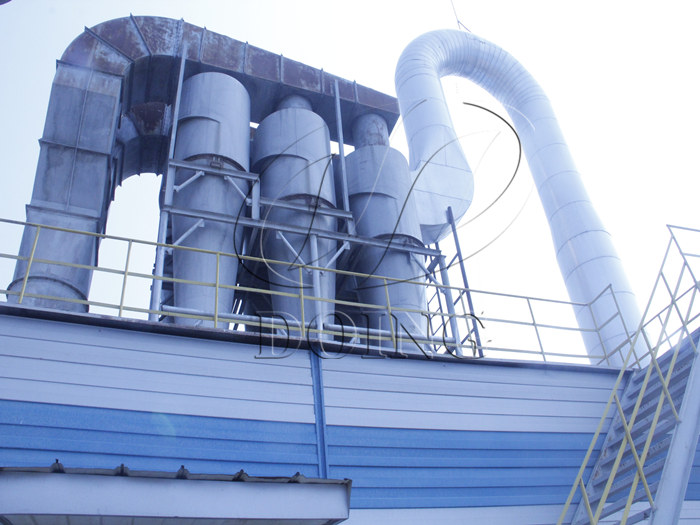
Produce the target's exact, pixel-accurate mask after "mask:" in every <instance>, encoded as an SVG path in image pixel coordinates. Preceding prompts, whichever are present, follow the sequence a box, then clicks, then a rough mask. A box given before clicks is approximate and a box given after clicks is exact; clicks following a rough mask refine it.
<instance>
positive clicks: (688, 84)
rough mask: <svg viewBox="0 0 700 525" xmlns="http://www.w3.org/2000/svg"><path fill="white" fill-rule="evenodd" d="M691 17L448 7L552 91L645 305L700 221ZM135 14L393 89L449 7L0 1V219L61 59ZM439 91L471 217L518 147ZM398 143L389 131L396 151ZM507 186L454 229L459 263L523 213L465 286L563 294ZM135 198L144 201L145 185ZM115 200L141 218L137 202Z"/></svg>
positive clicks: (531, 211)
mask: <svg viewBox="0 0 700 525" xmlns="http://www.w3.org/2000/svg"><path fill="white" fill-rule="evenodd" d="M693 7H694V3H693V2H690V1H687V2H677V1H667V2H664V3H663V4H662V3H661V2H640V1H635V2H632V1H625V2H610V1H606V2H603V1H590V0H589V1H585V2H583V1H581V2H563V1H561V0H559V1H537V0H531V1H528V2H522V1H498V0H471V1H467V0H454V10H455V11H456V13H457V15H458V17H459V19H460V21H461V22H462V23H463V24H464V25H465V26H466V27H467V28H469V30H471V31H472V32H473V33H475V34H478V35H479V36H481V37H483V38H485V39H487V40H490V41H492V42H494V43H496V44H498V45H499V46H501V47H502V48H504V49H505V50H506V51H508V52H509V53H511V54H512V55H513V56H515V57H516V58H517V59H518V60H519V61H520V62H521V63H522V64H523V65H524V66H525V68H527V69H528V70H529V71H530V73H532V75H533V76H534V77H535V78H536V79H537V80H538V82H539V83H540V85H541V86H542V88H543V89H544V91H545V93H547V95H548V96H549V98H550V100H551V102H552V105H553V107H554V110H555V112H556V113H557V116H558V118H559V122H560V126H561V128H562V130H563V132H564V136H565V137H566V139H567V142H568V144H569V147H570V149H571V151H572V154H573V157H574V160H575V161H576V163H577V166H578V168H579V170H580V172H581V173H582V174H583V177H584V182H585V184H586V187H587V189H588V191H589V193H590V196H591V199H592V201H593V203H594V205H595V206H596V208H597V210H598V213H599V214H600V216H601V218H602V220H603V223H604V224H605V226H606V227H607V229H608V230H609V231H610V232H611V234H612V235H613V239H614V242H615V245H616V247H617V249H618V251H619V253H620V256H621V258H622V260H623V263H624V265H625V267H626V268H627V270H628V274H629V277H630V280H631V282H632V286H633V288H634V289H635V290H636V291H637V294H638V299H639V302H640V303H642V306H643V303H644V302H645V300H646V297H647V295H648V293H649V291H650V287H651V285H652V282H653V279H654V277H655V275H656V272H657V270H658V266H659V263H660V259H661V256H662V251H663V249H664V247H665V243H666V239H667V234H666V230H665V224H667V223H672V224H680V225H687V226H696V227H700V220H699V217H698V215H699V214H698V211H697V210H698V196H699V195H700V179H699V177H698V169H697V164H696V151H697V150H698V144H699V143H700V132H698V128H697V122H698V118H699V117H700V104H699V103H698V94H699V93H700V80H699V78H700V76H699V75H698V73H697V71H698V59H697V52H698V50H700V32H698V31H697V27H696V26H697V17H696V16H695V10H694V9H693ZM129 13H133V14H134V15H160V16H165V17H170V18H177V19H179V18H184V19H185V20H186V21H187V22H190V23H192V24H195V25H198V26H206V27H207V28H208V29H210V30H212V31H216V32H219V33H222V34H225V35H227V36H230V37H233V38H235V39H238V40H242V41H248V42H250V43H251V44H253V45H256V46H258V47H261V48H264V49H267V50H269V51H272V52H275V53H282V54H284V55H285V56H286V57H289V58H292V59H294V60H298V61H301V62H304V63H307V64H309V65H312V66H314V67H317V68H324V69H325V70H326V71H329V72H331V73H333V74H337V75H340V76H342V77H345V78H347V79H350V80H356V81H357V82H358V83H361V84H365V85H367V86H370V87H373V88H375V89H378V90H380V91H384V92H386V93H390V94H392V95H393V94H394V86H393V78H394V68H395V65H396V61H397V59H398V57H399V55H400V53H401V51H402V49H403V48H404V47H405V46H406V44H407V43H408V42H410V41H411V40H412V39H413V38H415V37H416V36H418V35H420V34H422V33H424V32H426V31H430V30H433V29H440V28H452V29H456V28H457V22H456V18H455V12H454V11H453V6H452V4H451V2H450V1H449V0H433V1H431V2H428V1H405V0H404V1H397V2H388V1H381V0H373V1H363V0H359V1H358V0H356V1H353V2H336V1H294V2H291V1H273V0H255V1H253V0H241V1H234V0H230V1H223V0H222V1H214V0H197V1H196V2H193V1H179V0H167V1H166V0H160V1H155V0H154V1H151V0H139V1H132V0H119V1H115V2H104V1H96V0H53V1H51V0H12V1H11V2H9V3H8V4H5V5H2V6H0V35H2V37H1V38H2V42H3V45H2V46H0V64H2V70H3V74H2V82H0V116H1V117H0V152H1V153H2V165H3V169H2V174H1V175H0V184H1V186H0V187H1V188H2V191H0V210H1V211H0V216H3V217H6V218H13V219H22V220H23V219H24V205H25V204H26V203H28V202H29V199H30V197H31V190H32V183H33V178H34V171H35V168H36V161H37V157H38V152H39V147H38V142H37V140H38V139H39V138H40V137H41V134H42V128H43V121H44V117H45V112H46V107H47V102H48V96H49V91H50V88H51V82H52V78H53V74H54V71H55V60H56V59H57V58H59V57H60V56H61V54H62V53H63V50H64V49H65V48H66V47H67V46H68V44H69V43H70V42H71V40H73V38H75V37H76V36H78V35H79V34H80V33H81V32H82V31H83V27H84V26H88V27H91V26H94V25H96V24H98V23H100V22H103V21H105V20H109V19H112V18H118V17H123V16H128V15H129ZM445 92H446V94H447V96H448V98H450V99H451V101H452V102H453V103H454V104H455V107H456V112H457V113H458V114H455V115H453V116H454V119H455V122H456V125H457V126H458V127H459V128H460V130H461V132H463V133H465V134H466V136H465V139H464V142H465V146H464V147H465V150H466V151H467V153H468V155H469V157H468V158H469V161H470V163H471V165H472V167H473V168H475V167H476V170H475V171H476V182H475V185H476V195H475V202H474V205H473V209H472V210H471V211H470V214H471V215H473V213H474V211H477V210H479V209H481V208H483V206H484V205H485V204H486V203H487V202H489V199H491V198H492V196H493V195H496V194H497V193H498V191H499V188H502V187H503V185H504V184H505V182H506V181H507V179H508V178H509V177H510V175H511V174H512V168H513V167H514V159H515V154H516V152H517V150H516V146H515V142H514V141H513V138H512V137H509V136H508V133H507V128H505V127H504V126H502V125H499V123H498V122H497V121H495V119H493V118H491V119H485V118H483V116H482V115H480V114H479V113H478V111H475V110H471V109H469V108H466V106H464V105H461V102H463V101H468V102H475V103H479V104H484V105H486V106H488V107H490V108H492V109H494V110H496V111H498V112H499V113H501V114H504V115H505V111H503V109H502V108H500V107H499V105H498V104H497V103H496V102H494V101H493V100H492V99H491V98H490V97H489V96H488V95H487V94H485V93H484V92H483V91H481V90H479V89H478V88H473V87H472V86H471V85H470V84H469V82H468V81H465V80H461V81H450V82H448V83H447V84H446V85H445ZM401 133H402V131H401V130H397V131H396V132H395V133H394V134H393V135H392V140H396V144H397V146H398V145H399V144H400V142H401V141H400V140H399V139H400V134H401ZM494 138H495V139H496V140H495V141H494V142H493V146H492V147H491V148H490V149H488V150H486V145H488V144H489V143H491V141H492V139H494ZM517 182H518V184H516V185H515V187H514V188H513V190H512V191H509V193H508V195H507V198H504V199H503V202H502V203H499V205H498V206H494V208H493V209H492V210H491V211H490V212H489V213H487V214H485V215H484V216H483V217H481V218H480V219H479V220H478V221H474V222H473V223H470V224H469V225H467V226H465V227H463V228H461V229H460V236H461V239H462V245H463V249H464V251H465V252H466V253H465V255H468V254H470V253H472V252H475V251H478V250H479V249H480V248H481V247H482V246H483V245H485V244H487V243H488V242H489V241H490V240H492V239H493V238H494V237H495V236H497V235H498V234H500V232H501V231H502V230H503V229H504V228H505V227H506V225H508V224H509V223H510V222H511V221H512V220H513V218H514V217H515V216H516V215H517V213H518V210H519V209H520V208H521V206H522V205H523V203H526V204H525V207H524V209H523V211H522V213H521V214H520V215H519V216H518V217H517V219H516V220H515V222H514V223H513V225H512V226H511V227H510V228H509V229H508V230H507V231H506V233H505V234H503V235H502V236H501V237H500V238H499V239H498V240H497V241H496V242H494V243H493V244H491V245H490V246H489V247H488V248H487V249H485V250H483V251H481V252H480V253H479V254H478V255H477V256H475V257H473V258H471V259H469V260H468V261H467V265H468V270H469V275H470V280H471V284H472V286H473V287H476V288H486V289H491V290H498V291H504V292H511V293H523V294H528V295H537V296H545V297H553V298H560V299H563V298H565V291H564V288H563V285H562V282H561V278H560V277H559V274H558V269H557V267H556V262H555V259H554V254H553V250H552V247H551V241H550V239H549V231H548V229H547V226H546V222H545V220H544V217H543V214H542V211H541V207H540V205H539V199H538V198H537V195H536V193H533V194H532V195H531V196H530V198H529V200H528V194H530V191H531V188H532V182H531V179H530V175H529V172H528V171H527V169H526V168H523V169H521V170H520V172H519V175H518V177H517ZM129 185H131V181H127V184H126V185H125V186H129ZM151 186H153V187H155V186H154V185H153V184H151ZM134 188H135V189H134V190H133V191H135V192H136V193H140V194H143V195H147V196H148V197H147V198H148V200H152V199H153V196H152V195H151V194H149V193H148V191H150V190H149V189H148V185H147V184H146V185H145V186H143V187H141V188H139V187H138V186H137V184H134ZM126 189H128V188H126ZM124 199H126V198H124ZM526 201H527V202H526ZM119 206H120V207H121V206H124V207H125V208H124V209H125V210H128V211H129V214H130V215H132V216H134V215H138V214H139V213H141V212H140V211H139V210H140V209H141V208H142V205H140V204H136V200H135V197H131V200H130V201H129V203H127V204H123V203H122V202H121V201H120V202H119ZM115 213H116V210H115ZM110 219H112V217H110ZM149 220H150V219H149ZM137 224H138V226H137V228H136V229H135V230H133V231H132V232H131V234H132V235H133V236H136V237H142V236H144V235H146V234H147V232H146V230H145V229H144V228H143V221H142V222H141V223H137ZM155 228H156V225H155V224H153V231H155ZM6 250H7V247H6V246H3V248H2V251H6ZM3 278H4V276H3Z"/></svg>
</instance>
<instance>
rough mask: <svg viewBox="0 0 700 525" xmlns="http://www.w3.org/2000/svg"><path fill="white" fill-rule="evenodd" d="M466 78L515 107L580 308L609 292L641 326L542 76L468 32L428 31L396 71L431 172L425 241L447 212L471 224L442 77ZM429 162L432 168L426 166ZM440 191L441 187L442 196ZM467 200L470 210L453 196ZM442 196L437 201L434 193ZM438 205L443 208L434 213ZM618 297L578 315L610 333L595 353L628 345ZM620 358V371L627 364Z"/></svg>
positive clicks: (414, 159)
mask: <svg viewBox="0 0 700 525" xmlns="http://www.w3.org/2000/svg"><path fill="white" fill-rule="evenodd" d="M446 75H457V76H460V77H464V78H468V79H470V80H472V81H473V82H475V83H476V84H478V85H479V86H481V87H483V88H484V89H486V90H487V91H488V92H489V93H491V94H492V95H493V96H494V97H495V98H496V99H498V101H499V102H501V104H503V106H504V107H505V108H506V110H507V111H508V114H509V115H510V118H511V120H512V121H513V124H514V125H515V128H516V130H517V131H518V134H519V136H520V139H521V141H522V145H523V149H524V151H525V155H526V158H527V161H528V165H529V167H530V171H531V172H532V176H533V178H534V180H535V185H536V186H537V190H538V192H539V195H540V200H541V202H542V206H543V207H544V211H545V214H546V215H547V219H548V221H549V226H550V230H551V234H552V239H553V241H554V247H555V250H556V255H557V260H558V263H559V268H560V270H561V273H562V276H563V277H564V281H565V283H566V287H567V290H568V292H569V297H570V298H571V301H573V302H580V303H589V302H590V301H592V300H593V299H595V298H596V297H597V296H598V294H600V293H601V292H602V291H603V290H604V289H605V288H606V287H607V286H608V285H612V289H613V290H614V292H615V298H616V300H617V302H618V304H619V307H620V311H621V313H622V319H623V320H624V323H625V325H626V328H627V330H629V331H634V330H636V328H637V325H638V323H639V319H640V316H639V310H638V307H637V304H636V301H635V297H634V294H633V292H632V290H631V288H630V286H629V284H628V282H627V277H626V275H625V273H624V271H623V269H622V264H621V262H620V260H619V258H618V256H617V254H616V252H615V249H614V247H613V245H612V241H611V239H610V234H609V233H608V232H607V231H606V230H605V229H604V228H603V225H602V223H601V221H600V219H599V218H598V216H597V214H596V212H595V210H594V208H593V205H592V204H591V201H590V199H589V198H588V195H587V193H586V190H585V189H584V186H583V183H582V181H581V176H580V175H579V173H578V171H577V170H576V167H575V165H574V162H573V160H572V158H571V155H570V153H569V149H568V147H567V145H566V143H565V142H564V138H563V136H562V133H561V131H560V129H559V125H558V124H557V121H556V118H555V116H554V112H553V110H552V108H551V106H550V103H549V101H548V99H547V97H546V96H545V94H544V92H543V91H542V89H541V88H540V86H539V85H538V84H537V82H535V80H534V79H533V78H532V76H531V75H530V74H529V73H528V72H527V71H526V70H525V68H524V67H523V66H522V65H520V64H519V63H518V62H517V61H516V60H515V59H514V58H513V57H512V56H510V55H509V54H508V53H506V52H505V51H503V50H502V49H500V48H499V47H497V46H495V45H494V44H492V43H490V42H487V41H486V40H483V39H481V38H479V37H477V36H475V35H473V34H470V33H465V32H460V31H451V30H443V31H433V32H430V33H426V34H424V35H422V36H420V37H418V38H417V39H415V40H414V41H413V42H411V43H410V44H409V45H408V47H407V48H406V49H405V50H404V52H403V54H402V55H401V58H400V59H399V63H398V66H397V70H396V90H397V94H398V100H399V107H400V109H401V115H402V117H403V120H404V127H405V130H406V136H407V138H408V144H409V148H410V157H411V158H410V167H411V169H412V170H414V172H416V171H418V172H420V170H421V169H422V172H421V173H420V176H419V179H418V181H417V184H416V189H417V191H416V198H417V201H418V209H419V214H420V215H419V216H420V221H421V228H422V232H423V241H424V242H425V243H426V244H427V243H432V242H434V241H436V240H438V239H439V238H440V236H441V235H443V233H444V231H445V230H444V229H443V228H442V226H441V224H442V223H443V219H444V216H445V209H446V208H447V206H452V208H453V210H454V212H455V216H456V217H460V216H462V215H463V214H464V213H465V211H466V209H467V207H468V206H469V203H470V201H471V198H472V175H471V173H470V172H469V171H468V169H467V168H466V161H465V160H464V155H463V153H462V151H461V149H460V147H459V144H458V142H457V139H456V136H455V133H454V129H453V127H452V122H451V120H450V115H449V113H448V110H447V106H446V103H445V98H444V95H443V93H442V88H441V85H440V77H442V76H446ZM426 163H427V164H426ZM433 188H437V189H436V190H433ZM457 191H459V192H463V193H461V195H462V197H463V198H462V199H460V200H459V201H460V202H458V203H457V202H455V199H454V198H451V197H446V196H445V194H446V193H448V192H449V193H453V194H455V195H456V194H457ZM431 192H432V193H431ZM431 206H435V207H434V208H432V209H431ZM616 310H617V308H616V306H615V304H614V301H613V298H612V296H610V294H606V295H604V296H603V297H602V298H601V299H599V300H598V301H596V302H595V303H594V304H593V305H592V318H591V312H589V311H588V309H587V308H581V309H579V311H577V313H576V314H577V318H578V322H579V326H580V327H581V328H583V329H591V328H595V327H601V326H602V325H604V324H605V323H607V324H605V326H604V327H603V328H601V330H600V338H599V337H598V334H593V333H590V334H588V335H586V336H585V339H586V347H587V350H588V352H589V355H592V356H593V355H600V354H601V351H600V344H601V341H602V344H603V345H604V346H605V348H606V350H607V352H610V351H612V350H614V349H615V347H616V346H617V345H618V344H620V343H621V342H623V341H624V339H625V338H626V335H625V331H624V329H623V328H622V323H621V322H620V319H619V318H616V319H613V320H612V321H611V322H608V321H609V320H610V318H611V316H612V315H614V314H615V312H616ZM620 363H621V360H620V359H616V360H614V361H612V362H611V363H610V364H613V365H619V364H620Z"/></svg>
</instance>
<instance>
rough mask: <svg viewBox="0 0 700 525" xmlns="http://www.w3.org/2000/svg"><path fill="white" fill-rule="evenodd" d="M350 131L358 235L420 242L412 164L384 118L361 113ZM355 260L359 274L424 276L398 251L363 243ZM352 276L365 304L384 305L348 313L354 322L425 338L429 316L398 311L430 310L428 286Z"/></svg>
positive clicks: (404, 348)
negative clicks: (391, 137) (392, 139)
mask: <svg viewBox="0 0 700 525" xmlns="http://www.w3.org/2000/svg"><path fill="white" fill-rule="evenodd" d="M352 133H353V139H354V142H355V148H356V149H355V151H354V152H353V153H351V154H349V155H348V156H347V158H346V168H347V173H348V194H349V196H350V210H351V212H352V214H353V218H354V220H355V226H356V229H357V233H358V234H359V235H361V236H363V237H370V238H378V239H387V240H394V241H399V242H401V241H403V242H404V243H406V244H415V245H418V246H422V243H421V242H420V224H419V223H418V216H417V213H416V205H415V201H414V195H413V194H412V193H411V177H410V175H409V171H408V163H407V162H406V159H405V158H404V157H403V155H401V153H399V152H398V151H397V150H395V149H392V148H390V147H389V146H388V144H389V136H388V131H387V125H386V121H384V119H383V118H382V117H380V116H379V115H375V114H367V115H363V116H361V117H358V118H357V119H356V120H355V121H354V122H353V127H352ZM351 260H352V261H353V263H352V270H353V271H355V272H358V273H364V274H368V275H376V276H385V277H391V278H393V279H400V280H402V281H418V280H421V279H422V278H423V277H424V276H423V274H424V273H425V272H424V270H423V268H422V265H421V264H420V261H419V260H418V259H417V258H416V256H414V255H412V254H410V253H408V252H405V251H399V250H395V249H384V248H376V247H370V246H364V245H361V246H358V247H357V248H355V250H354V253H353V254H352V258H351ZM352 280H353V281H354V290H355V293H356V294H357V296H358V299H359V301H360V302H361V303H365V304H374V305H378V306H383V307H384V308H385V309H382V310H378V309H374V308H367V309H363V310H361V311H356V312H348V313H349V314H350V315H351V318H352V319H353V321H354V322H355V323H356V324H358V325H359V326H364V327H367V326H368V327H370V328H379V329H383V330H386V331H387V332H391V330H392V327H391V325H390V324H389V323H390V322H392V323H393V324H394V333H396V334H400V335H402V336H403V337H405V336H406V335H411V336H413V337H414V338H424V337H425V336H426V335H427V320H425V319H424V318H423V316H422V315H421V314H419V313H415V312H403V311H399V310H396V309H397V308H406V309H412V310H426V309H427V304H426V297H425V287H424V286H421V285H417V284H412V283H407V282H396V281H388V283H389V285H388V286H387V287H386V288H385V286H384V280H383V279H381V278H371V277H370V278H361V277H353V278H352ZM387 296H388V298H387ZM390 309H391V311H392V317H393V319H392V320H391V321H390V318H389V315H388V312H389V311H390ZM374 344H379V342H376V341H375V342H374ZM393 345H394V343H393V341H391V340H385V341H382V342H381V346H386V347H392V346H393ZM396 346H397V348H396V350H397V351H398V352H401V353H419V352H422V351H423V349H422V348H417V347H416V345H414V344H413V343H410V344H407V343H406V344H401V345H399V344H398V343H397V345H396Z"/></svg>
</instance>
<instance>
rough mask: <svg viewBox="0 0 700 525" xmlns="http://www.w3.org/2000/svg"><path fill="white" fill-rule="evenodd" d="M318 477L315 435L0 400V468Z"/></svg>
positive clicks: (300, 426) (279, 425)
mask: <svg viewBox="0 0 700 525" xmlns="http://www.w3.org/2000/svg"><path fill="white" fill-rule="evenodd" d="M55 459H59V460H60V461H61V462H62V463H63V464H64V466H65V467H82V468H114V467H117V466H118V465H120V464H121V463H124V464H125V465H126V466H128V467H129V468H132V469H136V470H163V471H176V470H177V469H179V468H180V465H183V464H184V465H185V467H186V468H188V469H189V470H190V471H191V472H196V473H207V474H234V473H235V472H237V471H239V470H240V469H244V470H245V471H246V472H248V473H249V474H250V475H254V476H291V475H293V474H294V473H295V472H301V473H302V474H304V475H305V476H308V477H317V476H318V456H317V453H316V431H315V428H314V425H312V424H305V423H285V422H264V421H254V420H240V419H222V418H209V417H198V416H185V415H178V414H156V413H148V412H138V411H128V410H112V409H103V408H89V407H76V406H67V405H51V404H45V403H26V402H16V401H2V400H0V466H49V465H50V464H51V463H53V462H54V460H55Z"/></svg>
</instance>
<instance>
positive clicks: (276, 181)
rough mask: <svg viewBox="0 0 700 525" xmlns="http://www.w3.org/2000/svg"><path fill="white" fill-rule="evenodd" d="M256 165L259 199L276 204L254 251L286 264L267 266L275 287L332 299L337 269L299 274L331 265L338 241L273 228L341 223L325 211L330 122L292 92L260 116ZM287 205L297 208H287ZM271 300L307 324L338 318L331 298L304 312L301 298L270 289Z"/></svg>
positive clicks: (330, 204)
mask: <svg viewBox="0 0 700 525" xmlns="http://www.w3.org/2000/svg"><path fill="white" fill-rule="evenodd" d="M252 165H253V171H254V172H256V173H258V174H260V184H261V188H260V195H261V197H263V198H265V199H268V200H270V201H272V202H273V204H270V205H269V206H267V207H266V208H265V210H264V213H263V215H262V218H263V219H264V220H265V221H266V222H267V223H269V225H266V226H265V227H263V229H262V232H261V235H260V237H259V239H258V243H257V245H256V247H255V249H256V250H257V251H256V254H257V255H259V256H260V257H262V258H263V259H266V260H270V261H275V260H276V261H284V264H275V263H272V262H269V263H266V264H265V266H266V269H267V279H268V281H269V286H270V289H271V290H272V291H277V292H286V293H293V294H299V293H300V287H301V289H303V293H304V295H305V296H310V295H314V296H317V297H323V298H333V297H334V296H335V274H334V273H333V272H330V271H328V272H322V271H318V270H314V271H310V270H304V271H302V272H301V276H300V272H299V267H298V265H299V264H307V265H312V266H318V267H323V268H327V267H329V264H331V261H332V260H333V257H334V255H335V252H336V248H337V243H336V242H335V241H333V240H330V239H326V238H323V237H319V236H317V235H311V234H307V233H290V232H284V231H280V230H279V229H276V228H274V226H273V225H274V224H281V225H288V226H294V227H298V228H301V229H303V230H309V229H311V228H313V229H320V230H335V229H336V228H337V225H336V219H335V218H333V217H330V216H328V215H325V214H324V213H323V210H324V209H328V208H334V207H335V194H334V184H333V170H332V165H331V155H330V135H329V132H328V127H327V126H326V123H325V122H324V121H323V119H322V118H321V117H319V116H318V115H317V114H315V113H314V112H313V111H312V110H311V104H310V103H309V101H308V100H307V99H305V98H303V97H300V96H290V97H287V98H285V99H283V100H282V102H281V103H280V104H279V106H278V108H277V111H275V112H274V113H272V114H270V115H268V116H267V117H266V118H265V119H263V121H262V122H261V123H260V125H259V126H258V128H257V130H256V132H255V138H254V140H253V150H252ZM285 205H287V207H285ZM290 205H292V206H295V207H296V208H297V209H289V206H290ZM299 208H301V209H299ZM306 210H308V211H306ZM300 281H301V282H300ZM271 299H272V306H273V310H274V313H275V314H276V315H279V316H283V317H285V318H287V319H289V320H291V321H293V322H301V321H302V319H303V320H304V322H305V324H307V325H309V324H310V325H312V326H315V327H319V326H321V325H322V324H323V323H324V322H326V321H327V320H329V321H332V320H333V319H332V315H333V312H334V308H333V304H332V303H329V302H325V301H313V300H309V299H306V300H305V301H304V308H303V312H302V308H301V301H300V300H299V298H296V297H289V296H283V295H274V294H273V295H272V297H271Z"/></svg>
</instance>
